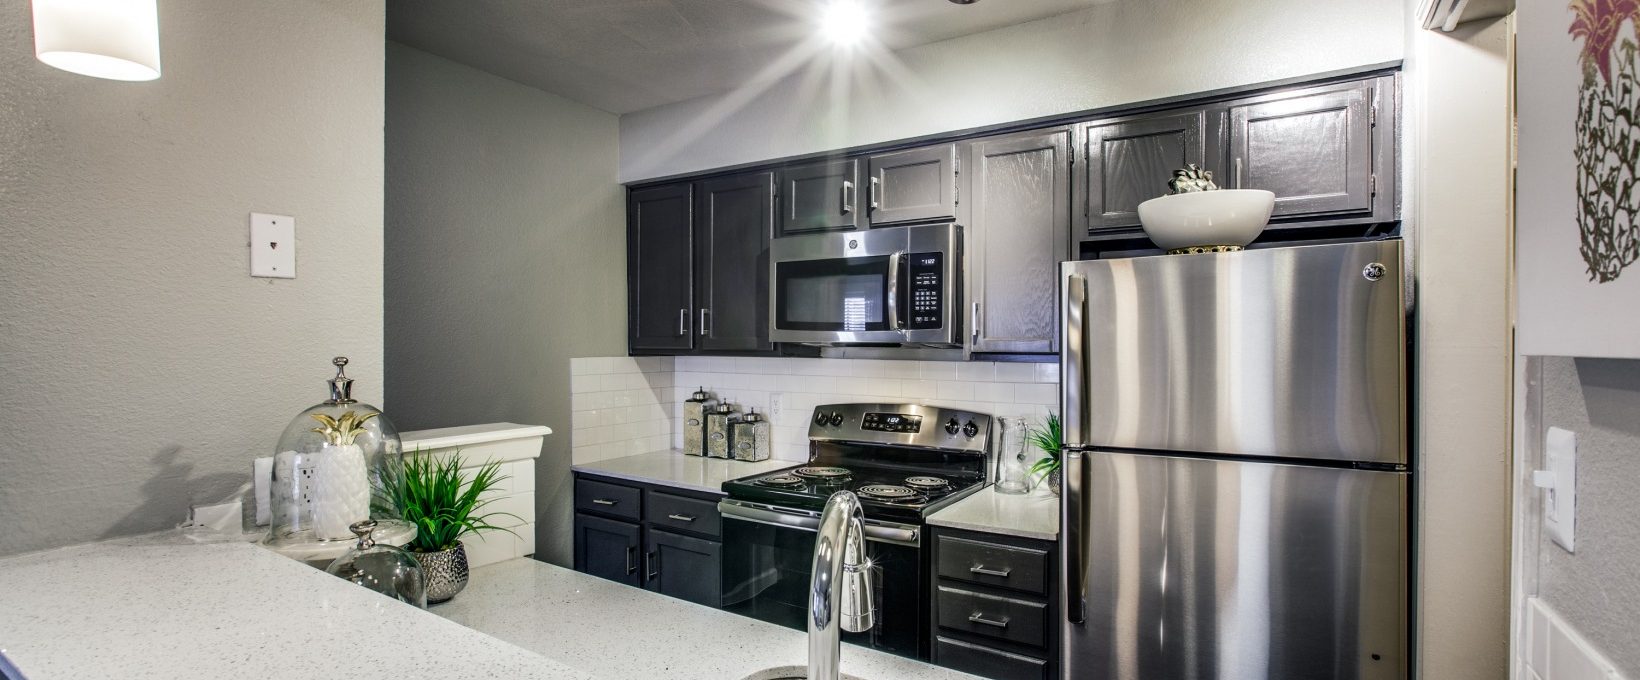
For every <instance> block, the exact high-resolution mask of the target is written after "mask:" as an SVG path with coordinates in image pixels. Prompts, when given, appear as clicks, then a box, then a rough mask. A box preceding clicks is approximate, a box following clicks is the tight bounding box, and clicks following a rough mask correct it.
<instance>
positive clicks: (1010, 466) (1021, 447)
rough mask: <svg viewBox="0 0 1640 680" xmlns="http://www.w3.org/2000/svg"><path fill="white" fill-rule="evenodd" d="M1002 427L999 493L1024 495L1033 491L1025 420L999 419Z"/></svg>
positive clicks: (998, 471)
mask: <svg viewBox="0 0 1640 680" xmlns="http://www.w3.org/2000/svg"><path fill="white" fill-rule="evenodd" d="M997 423H998V424H999V425H1001V426H1002V436H1001V437H1000V438H998V442H999V443H998V444H997V446H998V449H997V484H996V486H997V493H1009V494H1022V493H1025V492H1027V491H1030V490H1031V479H1030V476H1031V461H1029V460H1026V455H1025V454H1026V450H1025V433H1026V430H1027V429H1028V426H1027V425H1026V424H1025V419H1024V418H997Z"/></svg>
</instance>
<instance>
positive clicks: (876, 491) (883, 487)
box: [859, 484, 917, 501]
mask: <svg viewBox="0 0 1640 680" xmlns="http://www.w3.org/2000/svg"><path fill="white" fill-rule="evenodd" d="M859 494H860V495H861V496H865V497H867V498H875V499H878V500H885V501H902V500H906V499H909V498H915V497H916V496H917V492H916V491H915V490H913V489H912V488H911V487H908V486H897V485H894V484H867V485H865V486H862V487H860V490H859Z"/></svg>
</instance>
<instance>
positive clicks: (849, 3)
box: [820, 0, 871, 47]
mask: <svg viewBox="0 0 1640 680" xmlns="http://www.w3.org/2000/svg"><path fill="white" fill-rule="evenodd" d="M870 30H871V17H870V16H869V15H867V13H866V10H865V8H864V7H861V6H860V3H858V2H856V1H855V0H830V2H828V3H827V4H826V6H825V8H824V9H823V10H821V15H820V32H821V33H822V34H824V35H825V36H826V39H827V40H830V41H831V42H832V43H833V44H835V45H840V46H844V47H848V46H852V45H855V44H858V43H859V42H860V40H861V39H862V38H864V37H865V36H866V33H868V32H870Z"/></svg>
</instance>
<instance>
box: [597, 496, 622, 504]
mask: <svg viewBox="0 0 1640 680" xmlns="http://www.w3.org/2000/svg"><path fill="white" fill-rule="evenodd" d="M592 502H593V503H596V504H598V505H615V504H616V503H620V501H617V500H614V499H610V498H594V499H592Z"/></svg>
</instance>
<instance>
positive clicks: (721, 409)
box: [712, 401, 735, 413]
mask: <svg viewBox="0 0 1640 680" xmlns="http://www.w3.org/2000/svg"><path fill="white" fill-rule="evenodd" d="M712 412H713V413H734V412H735V405H734V404H731V403H729V402H728V401H722V402H718V405H717V406H714V407H712Z"/></svg>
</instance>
